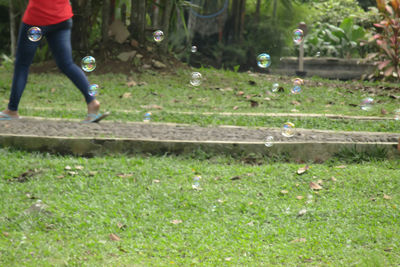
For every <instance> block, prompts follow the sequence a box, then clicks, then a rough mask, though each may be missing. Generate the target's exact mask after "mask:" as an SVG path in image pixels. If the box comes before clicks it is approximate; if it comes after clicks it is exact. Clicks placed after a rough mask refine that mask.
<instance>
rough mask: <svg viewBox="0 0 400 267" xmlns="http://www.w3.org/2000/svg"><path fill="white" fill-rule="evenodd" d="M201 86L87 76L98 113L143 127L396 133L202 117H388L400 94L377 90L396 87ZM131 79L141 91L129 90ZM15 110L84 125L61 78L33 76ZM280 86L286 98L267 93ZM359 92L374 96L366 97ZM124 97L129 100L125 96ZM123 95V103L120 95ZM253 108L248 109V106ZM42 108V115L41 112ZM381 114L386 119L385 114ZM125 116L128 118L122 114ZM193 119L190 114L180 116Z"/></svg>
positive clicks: (219, 77)
mask: <svg viewBox="0 0 400 267" xmlns="http://www.w3.org/2000/svg"><path fill="white" fill-rule="evenodd" d="M198 71H200V72H201V73H202V74H203V77H204V80H203V83H202V84H201V85H200V86H198V87H193V86H191V85H190V83H189V80H190V70H177V71H176V73H175V74H160V73H158V72H152V71H147V72H145V73H142V74H137V73H132V75H129V76H126V75H122V74H105V75H95V73H89V74H88V77H89V80H90V81H91V82H92V83H97V84H99V85H100V95H99V96H98V99H99V100H100V101H101V102H102V104H103V106H102V109H103V110H109V111H112V112H113V116H112V117H110V118H109V119H110V120H122V121H142V119H143V115H144V113H145V112H147V111H152V112H153V114H154V115H153V118H152V121H155V122H176V123H191V124H200V125H221V124H224V125H242V126H263V127H267V126H269V127H281V125H282V123H283V122H285V121H288V120H289V121H292V122H293V123H295V125H296V127H298V128H308V129H328V130H346V131H352V130H353V131H374V132H376V131H379V132H400V123H399V121H395V120H386V121H363V120H354V119H353V120H332V119H326V118H297V119H293V118H287V117H285V116H283V117H278V118H273V117H260V116H259V117H253V116H245V115H237V116H223V115H218V114H215V115H203V114H202V113H204V112H213V113H223V112H232V113H271V112H275V113H294V114H295V112H293V111H292V110H293V109H296V110H297V112H299V113H317V114H342V115H350V116H379V117H388V118H393V117H394V115H395V110H397V109H400V100H399V99H395V98H393V97H390V95H391V94H392V95H393V94H394V95H395V96H396V94H397V95H399V96H400V93H399V92H398V91H397V92H391V93H390V92H386V91H385V90H384V89H379V88H380V87H382V88H383V87H385V86H387V87H396V86H397V87H398V85H396V84H384V83H381V84H378V83H368V82H364V83H361V82H341V81H330V80H324V79H320V78H310V79H306V80H305V85H304V86H303V90H302V93H301V94H299V95H293V94H291V93H290V89H291V87H292V82H291V78H290V77H279V76H265V75H256V74H248V73H235V72H232V71H221V70H213V69H199V70H198ZM132 79H133V80H134V81H135V82H136V83H137V84H138V85H136V86H130V84H129V81H130V80H132ZM29 80H30V81H29V83H28V85H27V88H26V90H25V93H24V95H23V98H22V100H21V104H20V111H21V115H22V116H24V115H25V116H41V117H62V118H75V119H82V118H84V116H85V112H86V106H85V103H84V101H83V98H82V96H81V94H80V92H79V91H78V90H77V89H76V88H75V87H74V86H73V84H72V83H71V82H70V81H69V80H68V79H67V78H66V77H64V76H63V75H61V74H32V75H30V78H29ZM275 82H278V83H279V84H280V85H281V86H282V87H283V88H284V90H285V91H284V92H280V93H275V94H272V95H271V94H267V93H266V92H267V91H270V90H271V87H272V84H273V83H275ZM10 83H11V72H9V71H6V70H5V69H4V68H3V69H0V100H1V99H2V100H3V101H2V103H3V105H4V106H6V102H7V99H8V97H9V90H10ZM360 88H370V89H372V91H373V90H375V89H377V91H376V92H371V93H366V91H365V90H360ZM126 93H129V94H126ZM124 94H125V97H123V95H124ZM365 97H373V98H374V100H375V103H376V104H375V105H374V106H373V108H372V110H370V111H363V110H361V108H360V106H359V105H360V103H361V100H362V99H363V98H365ZM251 101H253V107H252V105H251ZM43 108H44V110H43ZM382 109H384V110H385V111H386V113H387V114H382ZM126 111H127V112H126ZM182 112H193V113H194V114H190V115H189V114H182Z"/></svg>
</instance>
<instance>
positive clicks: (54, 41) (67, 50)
mask: <svg viewBox="0 0 400 267" xmlns="http://www.w3.org/2000/svg"><path fill="white" fill-rule="evenodd" d="M31 27H32V26H31V25H27V24H25V23H22V25H21V28H20V30H19V36H18V46H17V54H16V59H15V67H14V78H13V82H12V87H11V95H10V102H9V104H8V109H9V110H12V111H17V110H18V105H19V101H20V99H21V96H22V93H23V92H24V89H25V85H26V82H27V80H28V74H29V67H30V65H31V63H32V60H33V58H34V56H35V52H36V49H37V47H38V46H39V43H40V41H38V42H32V41H30V40H29V39H28V30H29V28H31ZM39 28H40V29H41V30H42V36H44V37H46V39H47V42H48V44H49V47H50V50H51V52H52V54H53V57H54V59H55V61H56V63H57V66H58V67H59V69H60V70H61V71H62V72H63V73H64V74H65V75H66V76H67V77H68V78H69V79H70V80H71V81H72V82H73V83H74V84H75V86H76V87H78V89H79V90H80V91H81V92H82V94H83V95H84V97H85V100H86V103H87V104H89V103H90V102H92V101H93V100H94V99H95V98H94V97H93V96H90V95H89V87H90V83H89V81H88V79H87V78H86V76H85V73H84V72H83V71H82V70H81V69H80V68H79V67H78V66H77V65H76V64H75V63H74V62H73V59H72V47H71V28H72V19H69V20H66V21H63V22H61V23H58V24H54V25H50V26H40V27H39Z"/></svg>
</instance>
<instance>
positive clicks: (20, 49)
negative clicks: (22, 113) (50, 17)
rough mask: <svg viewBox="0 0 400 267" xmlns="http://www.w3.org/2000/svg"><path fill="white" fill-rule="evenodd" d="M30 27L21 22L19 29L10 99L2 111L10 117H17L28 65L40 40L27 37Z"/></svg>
mask: <svg viewBox="0 0 400 267" xmlns="http://www.w3.org/2000/svg"><path fill="white" fill-rule="evenodd" d="M30 27H31V26H29V25H26V24H24V23H22V24H21V27H20V30H19V36H18V44H17V51H16V59H15V65H14V77H13V81H12V86H11V93H10V101H9V104H8V109H6V110H4V111H3V113H5V114H7V115H10V116H11V117H18V105H19V102H20V99H21V96H22V93H23V92H24V89H25V86H26V82H27V80H28V74H29V67H30V65H31V63H32V61H33V58H34V56H35V52H36V49H37V47H38V46H39V43H40V41H38V42H32V41H30V40H29V39H28V30H29V28H30ZM0 117H1V115H0Z"/></svg>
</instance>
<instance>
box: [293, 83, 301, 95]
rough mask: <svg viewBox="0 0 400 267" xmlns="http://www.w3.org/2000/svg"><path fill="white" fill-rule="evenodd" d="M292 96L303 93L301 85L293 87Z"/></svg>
mask: <svg viewBox="0 0 400 267" xmlns="http://www.w3.org/2000/svg"><path fill="white" fill-rule="evenodd" d="M291 92H292V94H295V95H297V94H300V93H301V86H300V85H295V86H293V88H292V90H291Z"/></svg>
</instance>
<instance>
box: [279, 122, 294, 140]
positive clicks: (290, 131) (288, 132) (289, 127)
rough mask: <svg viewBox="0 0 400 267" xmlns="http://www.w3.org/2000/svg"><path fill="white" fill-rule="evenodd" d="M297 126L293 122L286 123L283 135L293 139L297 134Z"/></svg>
mask: <svg viewBox="0 0 400 267" xmlns="http://www.w3.org/2000/svg"><path fill="white" fill-rule="evenodd" d="M295 130H296V129H295V126H294V124H293V123H291V122H286V123H285V124H283V127H282V135H283V136H285V137H293V136H294V133H295Z"/></svg>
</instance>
